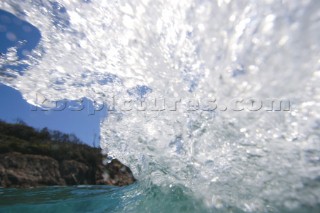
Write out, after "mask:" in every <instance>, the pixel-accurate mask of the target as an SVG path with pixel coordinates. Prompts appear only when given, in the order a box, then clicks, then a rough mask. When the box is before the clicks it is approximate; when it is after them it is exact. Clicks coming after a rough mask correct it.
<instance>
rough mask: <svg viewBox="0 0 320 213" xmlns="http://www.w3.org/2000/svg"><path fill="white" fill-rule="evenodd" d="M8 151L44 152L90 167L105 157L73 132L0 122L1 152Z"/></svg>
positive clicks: (56, 158)
mask: <svg viewBox="0 0 320 213" xmlns="http://www.w3.org/2000/svg"><path fill="white" fill-rule="evenodd" d="M8 152H19V153H22V154H35V155H45V156H49V157H52V158H53V159H55V160H57V161H58V162H59V161H61V160H75V161H79V162H82V163H85V164H87V165H90V166H92V167H96V165H99V164H101V162H102V161H103V158H104V157H106V156H103V155H102V154H101V149H100V148H95V147H91V146H89V145H87V144H84V143H83V142H82V141H80V140H79V139H78V138H77V137H76V136H75V135H73V134H65V133H62V132H59V131H50V130H48V129H47V128H43V129H41V130H36V129H34V128H32V127H30V126H27V125H26V124H24V123H23V122H19V123H16V124H9V123H6V122H4V121H0V154H4V153H8Z"/></svg>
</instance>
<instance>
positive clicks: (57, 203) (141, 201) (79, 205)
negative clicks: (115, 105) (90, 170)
mask: <svg viewBox="0 0 320 213" xmlns="http://www.w3.org/2000/svg"><path fill="white" fill-rule="evenodd" d="M0 195H1V199H0V212H1V213H2V212H3V213H10V212H12V213H15V212H17V213H20V212H24V213H29V212H30V213H38V212H39V213H42V212H46V213H56V212H57V213H60V212H66V213H68V212H79V213H81V212H96V213H100V212H101V213H102V212H112V213H116V212H132V213H142V212H150V213H153V212H154V213H167V212H168V213H175V212H177V213H180V212H181V213H192V212H197V213H210V212H212V213H231V212H234V213H240V212H244V211H241V210H239V209H237V208H235V207H232V206H229V207H223V208H210V207H208V206H206V205H205V204H204V203H202V201H201V200H199V199H197V198H195V197H194V196H193V195H192V193H190V191H188V189H186V188H184V187H182V186H176V187H168V188H163V187H158V186H155V185H152V186H149V187H148V188H147V189H146V188H144V186H142V185H141V183H136V184H134V185H131V186H126V187H112V186H74V187H44V188H37V189H0ZM271 206H272V205H269V209H268V210H266V211H264V212H279V213H280V212H288V213H289V212H296V213H303V212H310V213H312V212H314V213H318V212H319V211H320V206H318V207H316V206H314V207H310V206H309V207H308V206H303V207H300V208H297V209H291V210H289V209H286V208H281V207H278V208H275V207H271ZM259 212H260V211H259Z"/></svg>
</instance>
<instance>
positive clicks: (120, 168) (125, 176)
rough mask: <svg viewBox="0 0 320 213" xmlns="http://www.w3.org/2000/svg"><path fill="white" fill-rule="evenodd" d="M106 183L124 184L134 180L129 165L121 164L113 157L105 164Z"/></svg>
mask: <svg viewBox="0 0 320 213" xmlns="http://www.w3.org/2000/svg"><path fill="white" fill-rule="evenodd" d="M106 173H107V174H106V177H105V179H106V180H107V181H106V182H107V184H110V185H117V186H124V185H129V184H132V183H134V182H135V181H136V179H135V178H134V176H133V174H132V172H131V170H130V168H129V167H127V166H125V165H124V164H122V163H121V162H120V161H119V160H117V159H113V160H112V161H111V162H110V163H108V164H107V165H106Z"/></svg>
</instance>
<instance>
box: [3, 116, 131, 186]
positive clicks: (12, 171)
mask: <svg viewBox="0 0 320 213" xmlns="http://www.w3.org/2000/svg"><path fill="white" fill-rule="evenodd" d="M106 158H107V156H106V155H103V154H102V153H101V149H100V148H95V147H91V146H89V145H86V144H84V143H82V142H81V141H80V140H79V139H78V138H77V137H76V136H75V135H72V134H71V135H69V134H64V133H61V132H59V131H51V130H48V129H47V128H43V129H41V130H36V129H34V128H32V127H30V126H27V125H26V124H25V123H23V122H18V123H16V124H9V123H6V122H4V121H0V187H6V188H7V187H15V188H21V187H23V188H28V187H39V186H54V185H60V186H65V185H114V186H124V185H129V184H131V183H134V182H135V181H136V179H135V178H134V176H133V174H132V172H131V170H130V168H129V167H127V166H125V165H123V164H122V163H121V162H120V161H119V160H117V159H113V160H112V161H111V162H110V163H108V164H106V165H104V164H103V161H104V160H105V159H106Z"/></svg>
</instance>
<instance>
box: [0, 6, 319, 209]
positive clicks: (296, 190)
mask: <svg viewBox="0 0 320 213" xmlns="http://www.w3.org/2000/svg"><path fill="white" fill-rule="evenodd" d="M0 8H1V9H4V10H6V11H9V12H11V13H13V14H14V15H16V16H17V17H19V18H21V19H23V20H26V21H28V22H29V23H31V24H32V25H34V26H35V27H36V28H38V29H39V30H40V32H41V40H40V42H39V44H38V46H37V47H36V48H35V49H34V50H33V51H32V53H31V55H30V56H29V58H27V59H23V60H18V58H17V57H18V56H17V49H18V48H19V47H16V48H11V49H10V50H8V52H7V53H6V55H4V57H3V58H2V59H1V64H0V65H1V66H3V67H6V69H5V70H4V71H3V72H4V73H3V74H2V75H0V82H1V83H4V84H6V85H9V86H11V87H14V88H16V89H18V90H19V91H20V92H21V93H22V95H23V97H24V98H25V99H26V100H27V101H28V102H29V103H31V104H33V105H37V106H41V104H42V103H43V101H42V100H44V99H46V100H50V101H57V100H63V99H69V100H79V99H81V98H84V97H85V98H88V99H91V100H92V101H94V102H95V104H96V107H97V109H98V108H101V107H102V106H104V107H108V111H109V112H108V116H107V117H106V118H105V119H104V120H103V121H102V122H101V142H100V143H101V147H102V148H103V149H104V151H105V152H108V153H110V154H111V155H113V156H115V157H117V158H119V159H120V160H121V161H123V162H124V163H125V164H127V165H129V166H130V167H131V168H132V170H133V172H134V173H135V175H136V176H137V178H138V179H139V180H140V181H141V183H144V186H142V185H143V184H141V186H140V187H145V188H148V186H150V185H149V184H152V185H154V186H157V187H169V188H170V187H176V186H181V187H182V188H183V189H184V188H185V190H186V191H188V193H189V192H190V193H192V194H193V196H194V197H196V199H199V200H201V201H203V202H204V205H205V206H206V208H208V209H224V208H228V207H232V208H235V209H239V210H242V211H245V212H267V211H279V209H287V210H288V211H290V210H295V209H299V208H304V207H306V208H313V207H315V206H319V205H320V182H319V179H320V157H319V156H320V89H319V85H320V40H319V32H320V1H318V0H281V1H277V0H261V1H255V0H216V1H212V0H183V1H178V0H176V1H175V0H174V1H172V0H153V1H151V0H134V1H133V0H130V1H129V0H119V1H94V0H92V1H89V0H59V1H50V0H48V1H42V0H25V1H20V2H19V3H17V1H16V0H5V1H1V2H0ZM12 64H14V65H15V66H18V65H24V66H25V67H26V68H25V70H24V71H23V72H20V71H19V72H18V71H17V70H15V69H14V66H13V67H12V66H8V65H12ZM257 103H258V107H257V105H255V104H257ZM272 103H274V104H272ZM282 103H283V105H282ZM260 105H261V107H260ZM280 107H281V108H280Z"/></svg>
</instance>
